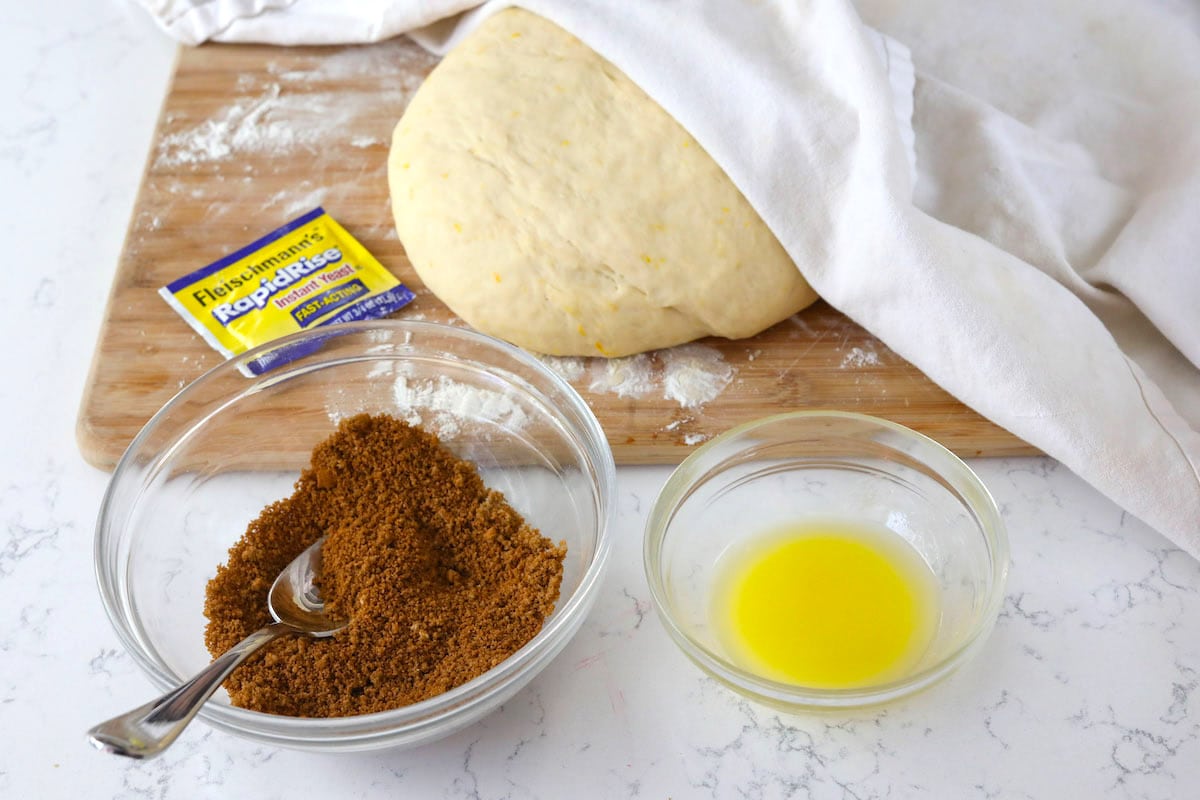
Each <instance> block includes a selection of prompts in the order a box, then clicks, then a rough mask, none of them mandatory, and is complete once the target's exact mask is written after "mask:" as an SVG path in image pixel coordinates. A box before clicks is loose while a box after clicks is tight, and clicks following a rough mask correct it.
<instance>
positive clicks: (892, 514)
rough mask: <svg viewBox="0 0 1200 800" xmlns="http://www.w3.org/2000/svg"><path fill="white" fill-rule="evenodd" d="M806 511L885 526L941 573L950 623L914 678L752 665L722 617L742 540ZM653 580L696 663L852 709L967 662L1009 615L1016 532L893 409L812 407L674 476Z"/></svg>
mask: <svg viewBox="0 0 1200 800" xmlns="http://www.w3.org/2000/svg"><path fill="white" fill-rule="evenodd" d="M804 518H824V519H828V518H838V519H841V520H844V521H846V522H848V523H851V524H853V523H866V524H868V525H871V526H873V527H884V528H887V529H888V530H890V531H891V532H892V533H894V534H895V535H896V536H899V537H901V538H903V539H904V540H905V541H906V542H907V543H908V544H909V545H911V546H912V548H913V549H915V550H916V552H917V553H918V554H919V555H920V556H921V558H922V559H923V560H924V561H925V563H926V564H927V565H928V566H929V568H930V570H931V571H932V572H933V575H934V576H935V577H936V585H937V594H938V601H939V602H938V606H939V609H940V614H941V618H940V622H939V624H938V626H937V631H936V633H935V634H934V637H933V640H932V642H931V644H930V646H929V647H928V649H927V650H926V651H925V653H924V655H923V656H922V657H921V659H920V660H919V662H918V663H917V664H916V665H915V666H914V667H913V669H912V670H910V671H909V672H908V673H907V674H906V675H904V676H903V677H902V678H899V679H896V680H893V681H890V682H887V683H880V684H876V685H869V686H865V687H858V688H848V689H840V688H839V689H828V688H816V687H807V686H799V685H794V684H790V683H781V682H778V681H775V680H771V679H768V678H764V677H762V676H760V675H757V674H755V673H753V672H750V671H748V670H746V669H744V668H743V667H741V666H739V665H738V664H737V663H735V662H734V661H733V660H731V659H730V658H729V657H728V655H727V654H726V652H725V649H724V648H723V647H722V645H721V642H720V638H719V632H718V631H717V630H716V629H715V627H714V625H713V624H712V620H711V618H710V610H711V604H712V599H713V598H712V591H713V588H714V584H715V582H716V580H717V577H718V572H719V569H718V567H719V562H720V559H721V557H722V555H723V554H725V553H726V552H727V551H728V550H729V548H731V547H734V546H736V545H737V544H739V543H740V542H743V541H745V540H747V539H749V538H751V537H756V536H758V535H761V534H762V533H763V532H764V531H767V530H771V529H778V528H779V527H781V526H787V525H789V524H795V523H796V521H797V520H800V519H804ZM644 559H645V569H646V578H647V580H648V581H649V584H650V594H651V597H652V599H653V602H654V605H655V608H656V609H657V611H658V614H659V617H660V618H661V619H662V622H663V625H664V626H665V627H666V629H667V632H668V633H669V634H670V636H671V637H672V638H673V639H674V640H675V642H676V644H678V645H679V647H680V648H681V649H682V650H683V652H684V654H685V655H687V656H688V658H690V659H691V660H692V661H693V662H695V663H696V664H697V665H699V666H700V668H701V669H703V670H704V671H705V672H707V673H709V674H710V675H712V676H713V677H715V678H716V679H717V680H719V681H720V682H721V683H723V684H725V685H726V686H728V687H729V688H731V689H733V690H734V691H736V692H738V693H740V694H742V695H745V696H747V697H749V698H751V699H754V700H757V701H760V702H763V703H767V704H769V705H773V706H776V707H780V708H783V709H785V710H790V711H805V710H820V709H839V708H841V709H848V708H855V707H860V706H867V705H873V704H876V703H882V702H887V701H892V700H896V699H898V698H901V697H904V696H907V695H909V694H912V693H914V692H916V691H919V690H920V689H923V688H925V687H927V686H929V685H931V684H932V683H934V682H935V681H937V680H939V679H940V678H942V677H944V676H946V675H947V674H949V673H950V672H951V671H952V670H954V669H955V668H957V667H958V666H960V665H962V664H963V663H964V662H965V661H967V660H968V659H969V658H970V657H971V656H972V655H974V654H975V653H976V652H977V651H978V650H979V649H980V647H981V646H982V645H983V642H984V640H985V639H986V638H987V634H988V633H989V632H990V631H991V629H992V626H993V625H994V623H995V621H996V615H997V614H998V612H999V610H1000V606H1001V603H1002V601H1003V597H1004V583H1005V579H1006V577H1007V573H1008V540H1007V538H1006V535H1005V532H1004V526H1003V524H1002V523H1001V520H1000V514H999V511H998V510H997V508H996V504H995V502H994V501H993V500H992V498H991V496H990V495H989V494H988V491H987V489H986V488H985V487H984V486H983V484H982V483H981V482H980V480H979V478H978V477H977V476H976V475H975V473H974V472H972V471H971V469H970V468H969V467H968V466H967V465H966V464H964V463H963V462H962V461H961V460H960V459H959V458H958V457H956V456H955V455H954V454H953V453H951V452H950V451H949V450H947V449H946V448H944V447H942V446H941V445H939V444H938V443H937V442H935V441H933V440H932V439H930V438H928V437H926V436H923V435H921V434H919V433H917V432H915V431H912V430H909V429H908V428H905V427H903V426H901V425H897V424H895V423H893V422H888V421H887V420H883V419H877V418H874V417H869V416H865V415H862V414H853V413H845V412H838V411H800V412H794V413H787V414H779V415H777V416H771V417H766V418H764V419H760V420H756V421H754V422H750V423H747V424H745V425H741V426H739V427H737V428H734V429H732V430H730V431H728V432H726V433H725V434H723V435H721V436H718V437H716V438H714V439H712V440H711V441H709V442H707V443H706V444H705V445H703V446H702V447H700V448H698V449H697V450H696V451H695V452H693V453H692V454H691V455H690V456H689V457H688V458H687V459H686V460H685V461H684V462H683V463H682V464H680V465H679V467H678V468H677V469H676V470H675V471H674V472H673V473H672V474H671V476H670V478H669V479H668V480H667V482H666V484H665V486H664V487H663V489H662V491H661V492H660V493H659V496H658V499H657V500H656V502H655V504H654V507H653V509H652V510H651V512H650V518H649V520H648V522H647V525H646V538H645V548H644Z"/></svg>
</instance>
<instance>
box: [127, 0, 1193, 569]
mask: <svg viewBox="0 0 1200 800" xmlns="http://www.w3.org/2000/svg"><path fill="white" fill-rule="evenodd" d="M142 2H143V3H144V4H145V5H146V6H147V7H148V8H149V9H150V10H151V12H152V13H154V14H155V16H156V17H157V18H158V19H159V20H161V21H162V23H163V24H164V26H165V27H166V28H167V30H169V31H170V32H171V33H172V34H173V35H175V36H176V37H178V38H180V39H181V40H183V41H187V42H199V41H203V40H205V39H208V38H215V39H221V40H227V41H265V42H277V43H287V44H296V43H327V42H334V41H372V40H377V39H381V38H386V37H389V36H392V35H395V34H398V33H402V32H409V33H415V36H416V38H418V40H419V41H421V42H423V43H424V44H425V45H426V46H429V47H432V48H435V49H439V50H441V49H444V48H445V47H447V46H450V45H452V44H453V43H454V42H455V41H457V39H458V38H460V37H461V36H462V35H464V34H465V32H466V31H468V30H470V28H471V27H472V26H474V25H475V24H477V23H478V21H479V19H480V18H481V15H486V14H489V13H493V12H494V11H495V10H497V9H498V8H502V7H506V6H508V5H514V4H516V5H520V6H523V7H525V8H528V9H529V10H531V11H534V12H537V13H539V14H541V15H543V16H545V17H547V18H549V19H551V20H553V21H554V22H556V23H557V24H559V25H560V26H561V27H563V28H565V29H566V30H568V31H570V32H571V33H573V34H575V35H576V36H578V37H579V38H581V39H583V40H584V41H585V42H587V43H588V44H589V45H590V46H591V47H593V48H594V49H595V50H597V51H598V52H600V53H601V54H603V55H604V56H605V57H606V58H608V59H609V60H610V61H612V62H614V63H615V64H616V65H617V66H619V67H620V68H621V69H622V70H624V71H625V73H626V74H628V75H629V76H630V77H631V78H632V79H633V80H634V81H635V82H637V83H638V84H639V85H640V86H642V88H643V89H644V90H645V91H646V92H647V93H648V94H649V95H650V96H651V97H653V98H654V99H655V100H656V101H658V102H659V103H660V104H661V105H662V106H663V107H664V108H665V109H666V110H667V111H668V112H670V113H671V114H672V115H673V116H674V117H675V118H676V119H678V120H679V122H680V123H681V124H682V125H683V126H684V127H685V128H687V129H688V131H689V132H690V133H691V134H692V135H693V136H694V137H695V138H696V139H697V140H698V141H699V142H700V143H701V144H702V145H703V146H704V147H705V148H706V149H707V150H708V152H709V153H710V154H711V155H712V156H713V158H714V159H716V161H717V162H718V163H719V164H720V165H721V166H722V167H723V168H724V169H725V171H726V172H727V173H728V174H729V176H730V177H731V178H732V179H733V181H734V182H735V183H736V184H737V185H738V187H739V188H740V189H741V190H742V192H743V194H745V195H746V197H747V199H749V201H750V202H751V203H752V204H753V205H754V206H755V208H756V209H757V210H758V212H759V214H760V215H761V216H762V218H763V219H764V220H765V221H766V223H767V224H768V225H769V226H770V227H771V229H772V230H773V231H774V232H775V234H776V236H777V237H778V238H779V240H780V241H781V242H782V243H783V245H784V247H785V248H787V250H788V252H789V253H790V254H791V256H792V257H793V259H794V260H795V262H796V263H797V264H798V265H799V266H800V268H801V270H802V271H803V272H804V275H805V277H806V278H807V279H808V281H809V282H810V283H811V284H812V286H813V288H815V289H816V290H817V292H819V293H820V294H821V296H822V297H823V298H825V299H826V300H827V301H828V302H829V303H830V304H831V305H833V306H834V307H836V308H838V309H840V310H841V311H842V312H844V313H845V314H846V315H847V316H849V317H851V318H852V319H854V320H855V321H857V322H858V323H859V324H861V325H863V326H864V327H866V328H867V329H868V330H870V331H871V332H872V333H874V334H875V335H876V336H878V337H879V338H880V339H881V340H882V341H883V342H884V343H886V344H887V345H888V346H889V347H891V348H892V349H893V350H895V351H896V352H897V353H899V354H900V355H901V356H903V357H904V358H906V359H907V360H909V361H910V362H912V363H913V364H915V365H916V366H917V367H918V368H920V369H921V370H922V371H923V372H925V373H926V374H927V375H929V376H930V378H932V379H933V380H934V381H936V382H937V383H938V384H940V385H941V386H942V387H944V388H945V389H947V390H948V391H949V392H951V393H952V394H954V395H955V396H956V397H958V398H959V399H960V400H962V401H963V402H964V403H966V404H967V405H969V406H971V407H972V408H974V409H975V410H977V411H978V412H980V413H981V414H983V415H984V416H986V417H988V418H989V419H991V420H993V421H995V422H996V423H998V424H1000V425H1002V426H1004V427H1005V428H1007V429H1008V430H1010V431H1012V432H1013V433H1015V434H1016V435H1018V436H1020V437H1021V438H1023V439H1025V440H1026V441H1028V442H1030V443H1031V444H1033V445H1035V446H1037V447H1039V448H1040V449H1042V450H1043V451H1044V452H1046V453H1047V454H1049V455H1051V456H1053V457H1055V458H1057V459H1058V460H1059V461H1061V462H1062V463H1064V464H1066V465H1067V466H1068V467H1069V468H1071V469H1072V470H1073V471H1075V472H1076V473H1077V474H1079V475H1080V476H1081V477H1083V478H1084V479H1085V480H1087V481H1088V482H1090V483H1091V484H1092V485H1094V486H1095V487H1097V488H1098V489H1099V490H1100V491H1102V492H1103V493H1105V494H1106V495H1108V496H1109V497H1111V498H1112V499H1113V500H1114V501H1116V502H1117V503H1118V504H1120V505H1121V506H1122V507H1124V508H1125V509H1127V510H1128V511H1130V512H1132V513H1133V514H1135V515H1137V516H1138V517H1140V518H1141V519H1143V520H1144V521H1146V522H1147V523H1149V524H1150V525H1152V526H1153V527H1155V528H1157V529H1158V530H1159V531H1161V532H1162V533H1163V534H1165V535H1167V536H1168V537H1169V538H1171V539H1172V540H1173V541H1174V542H1176V543H1177V544H1178V545H1179V546H1180V547H1182V548H1183V549H1185V550H1187V551H1188V552H1189V553H1191V554H1192V555H1193V556H1195V557H1200V370H1198V369H1197V366H1198V365H1200V38H1198V36H1197V32H1196V28H1195V22H1196V19H1195V18H1193V17H1187V16H1186V14H1187V13H1188V12H1187V10H1186V9H1184V8H1182V7H1177V6H1175V5H1172V4H1170V3H1167V2H1164V3H1160V4H1157V5H1154V4H1149V3H1145V2H1138V1H1137V0H1093V1H1092V2H1087V3H1084V2H1070V0H1011V1H1010V2H1006V3H1003V4H978V3H970V4H963V3H960V2H957V0H913V2H904V3H899V2H896V1H895V0H860V4H859V7H860V9H861V11H862V13H863V14H864V15H865V16H866V17H867V18H868V19H869V20H870V22H871V23H872V24H873V25H874V26H876V27H877V28H879V29H881V30H883V31H884V32H885V33H889V34H891V35H892V36H893V37H894V38H895V39H896V40H899V41H902V42H905V43H906V44H907V45H909V47H911V48H912V52H913V61H914V62H915V63H916V81H915V88H914V91H913V95H912V100H911V102H913V103H914V104H915V106H914V107H915V110H914V112H913V113H914V117H913V128H914V129H915V148H916V179H915V181H914V179H913V173H912V171H911V170H910V167H911V160H910V156H909V154H908V153H907V152H906V150H907V148H906V143H905V140H904V134H905V129H906V127H907V126H905V125H904V124H903V120H904V119H905V118H906V116H907V109H905V108H900V107H898V103H899V104H903V103H904V102H906V101H907V100H908V98H907V94H906V92H903V91H902V92H900V95H899V96H897V92H896V91H895V87H896V86H898V85H899V86H902V85H903V77H900V78H898V77H897V76H903V75H905V74H907V73H906V69H905V68H904V66H903V65H902V63H900V64H899V65H898V63H897V62H904V61H905V60H906V59H905V53H906V51H905V49H904V48H903V47H899V46H897V45H896V44H895V42H894V41H889V40H887V39H881V38H880V37H878V36H876V35H874V34H873V32H872V31H871V30H870V29H868V28H867V27H865V25H864V24H863V22H862V20H861V19H860V18H859V16H858V13H857V12H856V9H855V8H853V7H852V6H851V5H850V4H849V2H848V1H847V0H811V2H801V0H658V2H653V3H628V2H616V0H607V1H606V0H520V2H517V3H511V2H502V1H501V0H492V2H489V3H486V4H484V5H483V6H482V7H480V8H477V9H475V10H473V11H470V12H468V13H466V14H463V15H461V16H452V15H457V14H459V12H461V11H463V10H464V9H465V8H469V7H472V6H475V5H476V3H473V2H470V1H469V0H425V1H424V2H422V0H390V1H389V0H375V1H374V2H367V1H361V2H358V3H349V2H339V0H294V2H286V0H279V1H277V2H272V1H271V0H259V1H258V2H255V1H254V0H207V2H205V0H191V1H190V2H187V1H186V0H182V1H181V0H142ZM992 5H994V6H996V8H988V7H987V6H992ZM434 23H437V24H436V25H435V24H434ZM427 25H433V27H429V28H424V30H420V31H417V30H416V29H417V28H422V27H424V26H427ZM881 55H882V56H883V57H882V58H880V56H881ZM889 59H891V60H893V63H892V64H891V68H890V69H889V64H888V61H889ZM898 111H899V115H898V114H897V112H898ZM898 117H899V120H901V121H900V122H898Z"/></svg>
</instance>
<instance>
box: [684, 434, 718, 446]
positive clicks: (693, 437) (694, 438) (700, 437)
mask: <svg viewBox="0 0 1200 800" xmlns="http://www.w3.org/2000/svg"><path fill="white" fill-rule="evenodd" d="M710 438H712V437H710V436H709V435H708V434H707V433H689V434H688V435H687V436H684V437H683V443H684V444H686V445H688V446H691V445H695V444H700V443H701V442H706V441H708V440H709V439H710Z"/></svg>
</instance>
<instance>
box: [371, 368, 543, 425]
mask: <svg viewBox="0 0 1200 800" xmlns="http://www.w3.org/2000/svg"><path fill="white" fill-rule="evenodd" d="M392 386H393V390H392V391H393V396H394V398H395V401H396V406H397V407H398V408H399V409H401V410H407V411H408V414H407V416H406V417H405V420H406V421H407V422H409V423H410V424H413V425H422V424H425V425H429V424H430V422H432V426H433V430H434V433H436V434H438V435H439V436H442V437H452V436H454V435H455V434H457V433H458V432H459V430H460V423H461V422H463V421H466V420H489V421H491V422H497V423H501V424H503V425H504V426H506V427H508V428H521V427H524V426H525V424H526V423H527V422H528V421H529V417H528V415H527V414H526V413H525V410H524V409H523V408H521V406H520V405H519V404H517V403H516V402H515V401H514V400H513V399H512V398H511V397H508V396H507V395H504V394H501V393H500V392H495V391H492V390H491V389H479V388H476V387H473V386H466V385H463V384H461V383H458V382H457V381H453V380H450V379H449V378H446V377H441V378H438V379H437V380H435V381H433V380H416V379H413V380H410V379H409V378H408V377H406V376H404V375H401V376H398V377H397V378H396V380H395V383H394V384H393V385H392ZM422 412H426V413H432V415H433V419H432V421H428V420H425V419H424V418H423V414H422Z"/></svg>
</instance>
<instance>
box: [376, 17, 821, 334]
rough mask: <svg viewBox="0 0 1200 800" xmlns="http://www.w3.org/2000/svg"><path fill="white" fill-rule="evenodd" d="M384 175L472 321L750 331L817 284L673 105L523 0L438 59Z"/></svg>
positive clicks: (633, 330)
mask: <svg viewBox="0 0 1200 800" xmlns="http://www.w3.org/2000/svg"><path fill="white" fill-rule="evenodd" d="M388 180H389V184H390V190H391V200H392V209H393V213H394V214H395V220H396V230H397V233H398V234H399V237H400V241H401V242H402V243H403V245H404V248H405V250H406V251H407V253H408V257H409V259H410V260H411V261H412V263H413V266H414V267H415V268H416V270H417V273H418V274H419V275H420V276H421V280H422V281H423V282H424V283H425V285H426V286H427V287H428V288H429V289H430V290H431V291H433V293H434V294H436V295H437V296H438V297H439V298H440V299H441V300H442V301H443V302H445V303H446V305H448V306H449V307H450V308H451V309H452V310H453V311H454V312H455V313H456V314H458V315H459V316H460V317H462V318H463V319H464V320H465V321H467V322H468V323H469V324H471V325H472V326H473V327H475V328H476V329H478V330H480V331H483V332H485V333H488V334H491V335H493V336H497V337H499V338H502V339H505V340H508V341H510V342H512V343H514V344H517V345H519V346H521V347H524V348H527V349H529V350H533V351H536V352H540V353H546V354H550V355H564V356H565V355H585V356H596V355H600V356H607V357H615V356H623V355H629V354H632V353H638V352H642V351H645V350H652V349H656V348H661V347H669V346H671V345H676V344H680V343H682V342H687V341H691V340H693V339H697V338H700V337H702V336H706V335H710V334H711V335H716V336H723V337H726V338H730V339H740V338H743V337H747V336H751V335H753V334H755V333H758V332H759V331H761V330H763V329H764V328H767V327H769V326H771V325H772V324H774V323H776V322H778V321H780V320H782V319H785V318H787V317H788V316H790V315H792V314H794V313H795V312H797V311H799V310H800V309H801V308H804V307H805V306H807V305H809V304H810V303H812V302H813V301H814V300H815V299H816V294H815V293H814V292H813V291H812V289H811V288H809V286H808V284H807V283H806V282H805V281H804V279H803V277H802V276H801V275H800V271H799V270H798V269H797V268H796V266H795V265H794V264H793V263H792V261H791V259H790V258H789V257H788V255H787V253H786V252H785V251H784V249H783V247H782V246H781V245H780V244H779V242H778V241H777V240H776V239H775V236H774V235H773V234H772V233H771V231H770V230H769V229H768V228H767V226H766V224H765V223H763V221H762V220H761V219H760V218H759V217H758V215H757V214H756V213H755V211H754V209H752V208H751V207H750V204H749V203H748V202H747V201H746V200H745V198H744V197H742V194H741V192H739V191H738V189H737V188H736V187H735V186H734V185H733V183H732V182H731V181H730V180H729V178H728V177H726V175H725V174H724V172H722V170H721V168H720V167H718V166H717V164H716V163H715V162H714V161H713V160H712V158H710V157H709V156H708V154H707V153H705V152H704V150H703V149H702V148H701V147H700V145H699V144H697V142H696V141H695V140H694V139H693V138H692V137H691V136H690V135H688V133H687V132H686V131H684V129H683V128H682V127H681V126H680V125H679V124H678V123H677V122H676V121H675V120H674V119H673V118H672V117H670V116H669V115H668V114H667V113H666V112H665V111H663V110H662V109H661V108H660V107H659V106H658V105H657V104H656V103H655V102H654V101H652V100H651V99H650V98H649V97H648V96H646V94H645V93H644V92H643V91H642V90H641V89H640V88H638V87H637V86H636V85H634V83H633V82H632V81H630V80H629V79H628V78H626V77H625V75H624V74H622V73H621V72H620V71H619V70H618V69H617V68H616V67H614V66H613V65H612V64H610V63H608V62H607V61H606V60H605V59H603V58H602V57H601V56H599V55H598V54H596V53H595V52H594V51H592V50H591V49H590V48H589V47H587V46H586V45H584V44H583V43H582V42H580V41H579V40H578V39H576V38H575V37H573V36H571V35H570V34H568V33H567V32H565V31H563V30H562V29H561V28H559V27H558V26H556V25H554V24H552V23H550V22H548V21H546V20H545V19H543V18H541V17H539V16H536V15H534V14H532V13H529V12H526V11H522V10H519V9H510V10H505V11H502V12H499V13H497V14H495V15H494V16H492V17H490V18H489V19H488V20H487V21H485V22H484V23H483V24H482V25H480V27H479V28H478V29H476V30H475V31H474V32H473V33H472V34H471V35H470V36H469V37H467V38H466V39H464V40H463V41H462V42H461V43H460V44H459V45H458V46H457V47H456V48H455V49H454V50H453V51H452V52H451V53H449V54H448V55H447V56H446V57H445V59H443V61H442V62H441V63H440V64H439V65H438V66H437V68H436V69H434V71H433V72H432V73H431V74H430V76H429V77H428V79H427V80H426V82H425V83H424V85H423V86H422V87H421V89H420V90H419V91H418V92H417V94H416V96H415V97H414V98H413V100H412V102H411V104H410V105H409V107H408V109H407V111H406V112H405V114H404V116H403V118H402V119H401V120H400V122H399V124H398V125H397V126H396V129H395V132H394V135H393V139H392V148H391V152H390V154H389V158H388Z"/></svg>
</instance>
